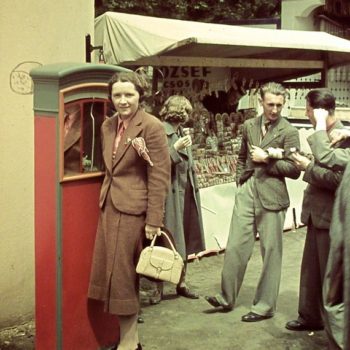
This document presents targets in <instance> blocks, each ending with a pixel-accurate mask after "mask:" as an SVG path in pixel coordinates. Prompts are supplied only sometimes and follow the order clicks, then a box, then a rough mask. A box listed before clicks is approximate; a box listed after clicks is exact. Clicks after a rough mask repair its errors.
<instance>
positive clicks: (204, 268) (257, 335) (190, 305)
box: [139, 227, 327, 350]
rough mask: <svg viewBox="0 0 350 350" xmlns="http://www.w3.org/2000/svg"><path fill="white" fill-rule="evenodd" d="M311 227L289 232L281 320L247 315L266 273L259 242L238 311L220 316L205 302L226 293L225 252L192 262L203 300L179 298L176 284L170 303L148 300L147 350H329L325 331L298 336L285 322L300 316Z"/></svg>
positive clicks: (191, 276)
mask: <svg viewBox="0 0 350 350" xmlns="http://www.w3.org/2000/svg"><path fill="white" fill-rule="evenodd" d="M305 232H306V229H305V227H303V228H299V229H297V230H294V231H286V232H285V233H284V238H283V239H284V255H283V268H282V281H281V287H280V294H279V299H278V309H277V312H276V314H275V316H274V317H273V318H271V319H267V320H264V321H260V322H254V323H246V322H242V321H241V317H242V315H244V314H246V313H247V312H249V311H250V305H251V302H252V300H253V298H254V294H255V288H256V284H257V281H258V278H259V275H260V269H261V256H260V251H259V249H260V248H259V245H260V244H259V241H256V244H255V247H254V252H253V255H252V257H251V259H250V262H249V264H248V268H247V271H246V274H245V279H244V282H243V285H242V288H241V291H240V294H239V298H238V300H237V305H236V307H235V309H234V310H233V311H232V312H215V309H214V308H212V307H211V306H210V305H209V304H208V303H207V302H206V301H205V299H204V296H205V295H214V294H216V293H217V292H218V291H220V278H221V277H220V275H221V269H222V265H223V258H224V254H214V255H211V256H207V257H206V256H205V257H202V258H201V259H200V260H199V259H198V260H194V261H193V262H191V263H189V264H188V281H189V284H190V286H191V287H192V288H193V289H194V290H196V291H197V292H198V293H199V294H200V295H201V297H200V299H198V300H190V299H186V298H183V297H178V296H177V295H176V293H175V286H174V285H171V284H166V285H165V288H164V300H162V302H161V303H160V304H157V305H150V304H149V302H148V299H147V297H143V299H142V305H143V308H142V316H143V318H144V320H145V323H143V324H140V325H139V333H140V339H141V343H142V345H143V349H145V350H190V349H205V350H211V349H217V350H241V349H242V350H243V349H244V350H266V349H274V350H289V349H298V350H313V349H318V350H319V349H327V339H326V335H325V332H324V331H318V332H306V331H305V332H293V331H289V330H287V329H286V328H285V323H286V322H287V321H290V320H292V319H295V318H296V317H297V310H298V293H299V276H300V264H301V257H302V252H303V247H304V240H305Z"/></svg>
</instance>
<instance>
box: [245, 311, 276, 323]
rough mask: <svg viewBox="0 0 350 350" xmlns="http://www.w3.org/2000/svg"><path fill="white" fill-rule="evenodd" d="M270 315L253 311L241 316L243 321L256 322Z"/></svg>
mask: <svg viewBox="0 0 350 350" xmlns="http://www.w3.org/2000/svg"><path fill="white" fill-rule="evenodd" d="M271 317H272V315H265V316H264V315H258V314H256V313H255V312H248V313H247V314H246V315H244V316H242V321H243V322H258V321H263V320H267V319H268V318H271Z"/></svg>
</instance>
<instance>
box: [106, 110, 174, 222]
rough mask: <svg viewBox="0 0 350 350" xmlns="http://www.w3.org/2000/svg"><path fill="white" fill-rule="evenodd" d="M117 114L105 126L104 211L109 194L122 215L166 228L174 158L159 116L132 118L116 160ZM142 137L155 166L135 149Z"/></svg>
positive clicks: (140, 115)
mask: <svg viewBox="0 0 350 350" xmlns="http://www.w3.org/2000/svg"><path fill="white" fill-rule="evenodd" d="M117 120H118V118H117V115H114V116H113V117H111V118H109V119H107V120H106V121H105V122H104V123H103V124H102V127H101V135H102V152H103V159H104V162H105V167H106V174H105V178H104V181H103V184H102V188H101V194H100V207H101V208H102V207H103V205H104V203H105V200H106V196H107V193H108V191H110V194H111V198H112V202H113V205H114V206H115V208H116V209H117V210H119V211H120V212H122V213H126V214H131V215H142V214H144V215H146V223H147V224H150V225H154V226H162V224H163V217H164V203H165V198H166V195H167V192H168V188H169V185H170V156H169V151H168V143H167V138H166V135H165V131H164V127H163V124H162V123H161V121H160V120H158V119H157V118H156V117H154V116H152V115H150V114H148V113H146V112H144V111H143V110H139V111H138V112H137V113H136V115H135V116H134V117H133V118H132V119H131V121H130V124H129V126H128V128H127V129H126V130H125V132H124V134H123V135H122V138H121V140H120V143H119V147H118V150H117V154H116V157H115V159H114V160H112V151H113V146H114V139H115V135H116V128H117ZM136 137H142V138H143V139H144V140H145V142H146V147H147V148H148V151H149V155H150V158H151V160H152V162H153V166H150V165H149V164H148V163H147V162H146V161H145V160H144V159H143V158H142V157H141V156H139V154H138V153H137V151H136V150H135V149H134V148H133V146H132V145H131V140H133V139H134V138H136Z"/></svg>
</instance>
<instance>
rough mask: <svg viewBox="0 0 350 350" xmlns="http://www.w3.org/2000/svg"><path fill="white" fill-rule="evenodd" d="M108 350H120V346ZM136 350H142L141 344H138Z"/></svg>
mask: <svg viewBox="0 0 350 350" xmlns="http://www.w3.org/2000/svg"><path fill="white" fill-rule="evenodd" d="M107 350H118V344H117V345H114V346H113V347H112V348H108V349H107ZM135 350H142V345H141V343H138V344H137V348H136V349H135Z"/></svg>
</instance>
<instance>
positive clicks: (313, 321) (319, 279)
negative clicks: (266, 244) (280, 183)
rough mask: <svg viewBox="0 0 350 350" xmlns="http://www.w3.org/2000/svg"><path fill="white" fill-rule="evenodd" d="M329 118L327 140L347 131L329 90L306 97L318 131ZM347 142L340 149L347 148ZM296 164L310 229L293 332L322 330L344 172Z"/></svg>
mask: <svg viewBox="0 0 350 350" xmlns="http://www.w3.org/2000/svg"><path fill="white" fill-rule="evenodd" d="M325 113H326V114H327V118H325V119H324V121H325V129H326V130H327V137H328V138H329V136H328V135H329V134H330V133H331V132H332V131H333V130H335V129H342V128H344V126H343V124H342V123H341V122H340V121H338V120H337V119H336V116H335V97H334V96H333V94H332V93H331V92H330V91H329V90H327V89H317V90H311V91H310V92H309V93H308V94H307V95H306V114H307V116H308V117H309V119H310V121H311V123H312V124H313V126H314V127H315V128H317V126H316V118H317V117H318V115H319V114H325ZM308 142H309V144H310V146H311V148H312V149H313V150H314V152H315V153H316V151H315V149H317V148H318V147H322V144H321V143H317V142H315V134H313V135H311V136H310V137H309V138H308ZM347 143H348V142H347V141H343V142H342V143H341V144H340V145H339V146H340V147H347ZM293 157H294V159H295V164H296V165H297V166H298V167H299V169H300V170H303V171H305V173H304V177H303V180H304V181H305V182H307V183H308V186H307V188H306V190H305V193H304V199H303V207H302V213H301V221H302V222H303V223H304V224H306V225H307V234H306V239H305V247H304V253H303V259H302V264H301V275H300V291H299V308H298V313H299V317H298V319H297V320H293V321H289V322H287V324H286V328H287V329H289V330H293V331H302V330H320V329H323V327H324V323H323V319H324V316H325V314H324V307H323V298H322V286H323V280H324V276H325V271H326V265H327V259H328V254H329V247H330V238H329V228H330V223H331V218H332V209H333V204H334V200H335V192H336V189H337V187H338V185H339V183H340V181H341V178H342V175H343V171H342V170H336V169H330V168H327V167H326V166H324V165H322V164H321V163H320V162H319V161H318V159H317V157H316V158H315V159H314V160H310V159H309V158H308V157H305V156H303V155H300V154H298V153H295V155H294V156H293Z"/></svg>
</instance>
